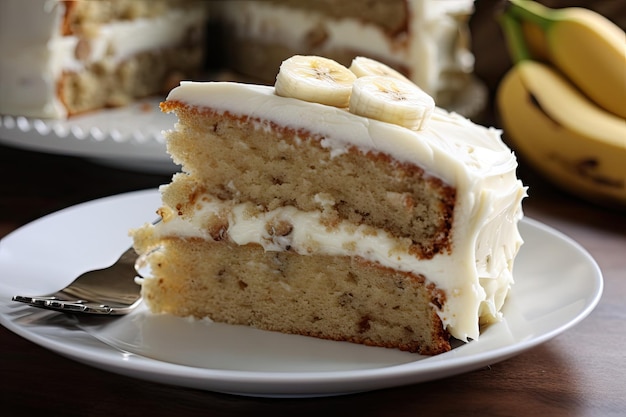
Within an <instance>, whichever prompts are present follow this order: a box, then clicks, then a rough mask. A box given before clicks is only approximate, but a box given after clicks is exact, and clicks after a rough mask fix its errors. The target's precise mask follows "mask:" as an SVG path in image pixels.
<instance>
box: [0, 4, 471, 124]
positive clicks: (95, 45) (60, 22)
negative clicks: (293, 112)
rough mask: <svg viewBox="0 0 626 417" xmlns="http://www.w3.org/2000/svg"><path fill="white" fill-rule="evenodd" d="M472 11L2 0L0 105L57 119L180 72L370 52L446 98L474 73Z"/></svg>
mask: <svg viewBox="0 0 626 417" xmlns="http://www.w3.org/2000/svg"><path fill="white" fill-rule="evenodd" d="M472 10H473V0H371V1H367V2H365V3H364V2H353V1H345V0H316V1H308V0H267V1H239V0H229V1H203V0H97V1H95V0H94V1H89V0H77V1H64V0H28V1H25V0H2V1H0V55H2V57H3V59H2V61H0V91H1V92H2V93H1V94H0V114H10V115H15V116H31V117H40V118H65V117H68V116H71V115H74V114H80V113H84V112H86V111H90V110H99V109H101V108H105V107H113V106H123V105H125V104H128V103H129V102H132V100H134V99H135V98H138V97H144V96H148V95H160V94H162V95H163V96H165V94H166V92H167V91H169V89H170V88H171V87H173V86H174V85H176V84H177V82H178V81H179V80H182V79H185V80H199V79H207V78H224V77H226V78H228V79H230V80H237V79H246V80H252V81H253V82H255V83H260V84H268V85H272V84H273V83H274V77H275V75H276V68H278V66H279V65H280V63H281V62H282V61H283V60H285V59H286V58H288V57H290V56H291V55H295V54H301V55H324V56H329V57H332V58H334V59H335V60H337V61H339V62H341V63H343V64H344V65H349V64H350V62H351V60H352V59H353V58H354V57H356V56H359V55H363V56H370V57H374V58H376V59H377V60H379V61H383V62H385V63H387V64H388V65H390V66H392V67H394V68H396V69H397V70H399V71H400V72H402V73H404V74H405V75H406V76H407V77H409V78H410V79H411V80H413V81H414V82H415V83H417V84H418V85H419V86H420V87H421V88H422V89H424V90H425V91H426V92H427V93H428V94H430V95H431V96H433V98H435V100H436V101H437V103H438V105H440V106H443V107H448V106H449V105H454V104H455V102H456V101H458V100H459V93H460V92H462V91H464V90H465V89H467V86H468V85H469V83H471V82H472V78H471V74H472V71H473V65H474V59H473V55H472V53H471V52H470V50H469V35H468V28H467V20H468V19H469V16H470V15H471V13H472ZM209 28H211V30H209Z"/></svg>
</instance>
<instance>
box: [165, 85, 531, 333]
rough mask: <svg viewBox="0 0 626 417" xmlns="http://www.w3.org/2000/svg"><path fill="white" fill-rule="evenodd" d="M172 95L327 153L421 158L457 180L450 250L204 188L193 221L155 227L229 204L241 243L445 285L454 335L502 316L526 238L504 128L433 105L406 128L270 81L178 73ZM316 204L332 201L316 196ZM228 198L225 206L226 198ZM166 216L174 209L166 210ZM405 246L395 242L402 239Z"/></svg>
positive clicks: (182, 226)
mask: <svg viewBox="0 0 626 417" xmlns="http://www.w3.org/2000/svg"><path fill="white" fill-rule="evenodd" d="M168 100H172V101H180V102H183V103H185V104H187V105H190V106H198V107H209V108H212V109H215V110H218V111H224V112H226V111H228V112H230V113H232V114H240V115H247V116H249V117H250V118H252V119H258V120H259V122H258V126H257V128H258V129H264V128H267V127H268V126H269V123H270V122H272V123H276V124H278V125H281V126H286V127H292V128H294V129H296V130H305V131H308V132H309V133H311V134H315V135H319V136H320V137H322V138H323V139H322V144H323V145H324V146H326V147H328V148H329V150H330V151H331V154H333V153H335V154H337V153H338V152H340V151H342V150H343V149H345V147H346V146H348V145H350V146H355V147H357V148H360V149H362V150H364V151H374V152H382V153H386V154H388V155H390V156H392V157H394V158H396V159H398V160H399V161H405V162H411V163H413V164H416V165H419V166H421V167H423V168H424V169H425V170H426V171H427V172H428V173H429V174H430V175H433V176H436V177H438V178H441V179H442V180H443V181H445V182H446V183H448V184H449V185H452V186H454V187H456V189H457V194H456V195H457V204H456V205H455V209H454V214H453V225H452V230H453V233H452V242H453V243H452V247H453V250H452V251H451V253H449V254H447V253H443V254H438V255H436V256H435V257H433V258H432V259H431V260H428V261H424V260H417V259H415V258H413V257H412V256H411V255H410V254H409V253H408V249H407V248H404V249H401V248H399V247H398V241H397V239H396V240H394V239H393V238H392V237H391V236H388V235H387V234H386V233H384V232H383V231H380V230H378V231H375V232H373V231H372V230H371V229H368V228H364V227H355V226H353V225H348V224H341V225H339V226H338V227H336V228H334V229H332V230H329V229H328V227H327V226H324V225H322V223H321V221H320V218H319V214H317V213H302V212H298V210H296V209H295V208H293V207H286V208H282V209H279V210H276V211H272V212H268V213H266V212H263V213H255V210H253V209H252V208H251V207H246V206H245V205H241V206H235V207H230V206H228V205H227V203H219V202H217V201H214V200H213V199H212V198H211V197H210V196H204V198H203V201H204V203H203V205H202V207H201V208H200V209H199V210H198V212H197V213H196V215H195V217H194V218H193V219H191V220H188V219H186V220H183V219H181V218H178V217H176V213H175V211H173V212H172V213H170V214H171V216H172V217H171V218H168V219H167V221H164V222H162V223H160V224H159V225H157V226H156V232H157V233H158V234H160V235H161V236H167V235H177V236H182V237H185V236H197V235H201V236H202V237H204V238H210V236H205V235H204V234H203V232H201V230H202V223H203V219H205V218H206V216H210V215H212V214H214V213H224V212H229V213H230V214H229V229H228V235H229V236H230V238H231V239H232V240H233V241H234V242H236V243H238V244H246V243H258V244H260V245H262V246H263V247H264V248H265V249H266V250H270V251H271V250H284V249H285V248H286V247H287V246H289V248H290V249H291V250H295V251H296V252H298V253H324V254H329V255H338V256H342V255H349V256H359V257H362V258H364V259H366V260H369V261H372V262H377V263H379V264H381V265H384V266H389V267H392V268H396V269H399V270H403V271H408V272H413V273H416V274H422V275H424V276H425V277H426V279H427V280H429V281H430V282H432V283H434V284H435V285H436V286H437V288H439V289H441V290H443V291H445V293H446V302H445V304H444V306H443V309H442V310H441V311H440V312H439V316H440V318H441V320H442V322H443V323H444V326H445V327H446V328H447V330H448V331H449V332H450V334H451V335H452V336H454V337H456V338H458V339H460V340H467V339H468V338H471V339H476V338H478V336H479V323H480V322H481V321H482V322H489V321H494V320H498V319H499V318H500V309H501V307H502V304H503V303H504V300H505V298H506V295H507V293H508V291H509V288H510V286H511V284H512V283H513V276H512V269H513V261H514V258H515V255H516V253H517V251H518V250H519V247H520V246H521V244H522V239H521V236H520V234H519V232H518V228H517V224H518V221H519V220H520V219H521V217H522V209H521V200H522V199H523V197H524V196H525V194H526V193H525V188H524V186H523V185H522V183H521V182H520V181H519V180H518V179H517V178H516V175H515V169H516V167H517V163H516V159H515V156H514V155H513V154H512V152H511V151H510V149H509V148H508V147H507V146H506V145H505V144H504V143H503V142H502V140H501V139H500V132H499V131H497V130H495V129H489V128H485V127H482V126H479V125H476V124H474V123H472V122H471V121H469V120H467V119H465V118H463V117H461V116H459V115H456V114H453V113H448V112H446V111H444V110H441V109H437V110H436V111H435V113H434V115H433V117H432V118H431V120H430V121H429V123H428V126H427V127H426V129H424V130H421V131H411V130H408V129H405V128H402V127H399V126H396V125H392V124H389V123H384V122H379V121H376V120H371V119H367V118H364V117H361V116H357V115H354V114H351V113H349V112H348V111H347V110H344V109H338V108H334V107H329V106H324V105H321V104H316V103H308V102H304V101H300V100H296V99H292V98H285V97H278V96H276V95H275V94H274V89H273V87H268V86H256V85H246V84H236V83H217V82H216V83H194V82H183V83H181V85H180V86H179V87H177V88H176V89H174V90H172V92H171V93H170V94H169V96H168ZM317 200H318V201H319V204H320V209H321V208H323V206H324V205H325V204H330V203H332V202H330V201H328V200H327V198H325V196H323V195H320V196H319V198H318V199H317ZM224 204H226V206H224ZM168 217H170V216H168ZM271 219H285V220H287V221H289V222H290V223H291V224H292V225H293V233H292V234H290V236H289V239H288V240H276V239H274V238H272V237H271V236H269V235H268V234H267V232H266V231H265V229H264V227H265V224H266V223H267V222H268V221H270V220H271ZM401 246H402V245H400V247H401Z"/></svg>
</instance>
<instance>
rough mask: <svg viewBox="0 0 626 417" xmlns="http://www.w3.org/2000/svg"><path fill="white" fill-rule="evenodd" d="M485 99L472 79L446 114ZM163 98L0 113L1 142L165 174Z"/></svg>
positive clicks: (169, 124) (169, 166)
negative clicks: (48, 115) (71, 110)
mask: <svg viewBox="0 0 626 417" xmlns="http://www.w3.org/2000/svg"><path fill="white" fill-rule="evenodd" d="M218 78H219V77H218ZM486 99H487V89H486V87H485V85H484V84H483V83H482V82H481V81H479V80H478V79H474V80H472V82H471V83H468V85H467V87H466V88H465V89H463V90H462V91H460V92H459V94H458V97H457V99H456V101H455V103H454V105H452V106H450V108H449V110H451V111H455V112H457V113H459V114H462V115H464V116H466V117H473V116H476V115H478V114H479V113H480V112H481V111H482V110H483V109H484V107H485V104H486ZM161 100H162V99H160V98H153V99H146V100H141V101H139V102H137V103H135V104H133V105H131V106H128V107H122V108H115V109H106V110H101V111H97V112H92V113H87V114H85V115H79V116H75V117H72V118H69V119H68V120H53V119H37V118H29V117H23V116H19V117H15V116H8V115H0V143H3V144H6V145H11V146H15V147H19V148H23V149H28V150H33V151H42V152H49V153H58V154H62V155H70V156H79V157H84V158H87V159H90V160H93V161H94V162H97V163H100V164H105V165H110V166H115V167H120V168H125V169H130V170H134V171H141V172H149V173H157V174H168V175H169V174H172V173H174V172H176V171H178V166H176V165H174V163H173V162H172V161H171V159H170V157H169V155H168V154H167V152H166V149H165V139H164V137H163V134H162V131H163V130H168V129H172V128H173V127H174V124H175V123H176V116H175V115H173V114H164V113H162V112H161V110H160V109H159V102H160V101H161Z"/></svg>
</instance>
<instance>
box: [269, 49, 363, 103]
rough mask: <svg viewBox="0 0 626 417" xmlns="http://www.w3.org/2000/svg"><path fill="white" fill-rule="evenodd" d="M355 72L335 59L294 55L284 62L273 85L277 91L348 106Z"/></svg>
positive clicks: (282, 94)
mask: <svg viewBox="0 0 626 417" xmlns="http://www.w3.org/2000/svg"><path fill="white" fill-rule="evenodd" d="M354 80H356V75H354V73H352V71H350V70H349V69H348V68H346V67H344V66H343V65H341V64H340V63H338V62H336V61H333V60H332V59H328V58H324V57H320V56H306V55H294V56H292V57H291V58H289V59H287V60H285V61H283V63H282V64H281V66H280V70H279V71H278V75H277V76H276V84H275V85H274V88H275V91H276V94H277V95H279V96H283V97H293V98H297V99H300V100H304V101H310V102H314V103H321V104H326V105H328V106H335V107H341V108H346V107H348V103H349V102H350V94H351V92H352V83H353V82H354Z"/></svg>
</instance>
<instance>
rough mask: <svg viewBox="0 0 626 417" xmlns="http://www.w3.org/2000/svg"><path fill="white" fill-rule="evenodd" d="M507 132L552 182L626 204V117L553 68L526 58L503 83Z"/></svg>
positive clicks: (501, 107)
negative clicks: (601, 104)
mask: <svg viewBox="0 0 626 417" xmlns="http://www.w3.org/2000/svg"><path fill="white" fill-rule="evenodd" d="M496 105H497V108H498V112H499V115H500V118H501V121H502V125H503V128H504V134H505V137H506V138H507V141H509V143H510V145H511V147H512V148H514V149H515V150H516V151H517V152H518V153H519V154H520V157H521V158H522V159H524V160H526V161H527V162H528V163H529V164H530V165H533V166H534V167H535V168H536V169H537V170H538V171H539V172H540V173H542V174H543V175H544V176H545V177H546V178H547V179H548V180H550V181H552V182H553V183H555V184H556V185H558V186H560V187H561V188H563V189H565V190H568V191H570V192H571V193H573V194H576V195H579V196H581V197H584V198H587V199H589V200H591V201H595V202H600V203H605V204H608V205H611V206H617V207H620V208H626V121H625V120H624V119H621V118H620V117H617V116H615V115H613V114H611V113H608V112H606V111H604V110H602V109H600V108H599V107H597V106H596V105H594V104H593V103H592V102H590V101H589V99H588V98H586V97H585V96H584V95H583V94H581V93H580V92H579V91H578V90H577V89H576V88H575V87H574V86H573V85H572V84H571V83H569V82H568V81H567V80H566V79H565V78H564V77H563V76H561V75H560V74H559V73H558V72H557V71H555V70H554V69H553V68H551V67H550V66H548V65H546V64H543V63H540V62H536V61H531V60H524V61H522V62H519V63H518V64H517V65H515V66H514V67H512V68H511V70H509V72H508V73H507V74H506V75H505V77H504V78H503V80H502V81H501V83H500V86H499V88H498V91H497V94H496Z"/></svg>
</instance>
